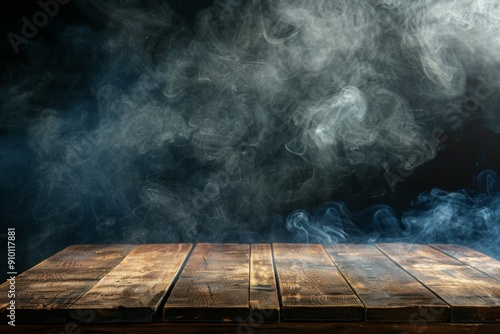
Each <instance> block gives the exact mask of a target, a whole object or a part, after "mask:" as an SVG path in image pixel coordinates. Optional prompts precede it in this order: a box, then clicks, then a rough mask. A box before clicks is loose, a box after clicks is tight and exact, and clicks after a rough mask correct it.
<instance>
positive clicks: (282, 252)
mask: <svg viewBox="0 0 500 334" xmlns="http://www.w3.org/2000/svg"><path fill="white" fill-rule="evenodd" d="M191 249H192V247H191V245H187V244H157V245H139V246H137V245H76V246H71V247H68V248H66V249H65V250H63V251H61V252H59V253H58V254H56V255H54V256H52V257H50V258H48V259H47V260H45V261H42V262H41V263H40V264H38V265H36V266H35V267H33V268H32V269H30V270H28V271H26V272H24V273H22V274H20V275H18V276H17V277H16V299H15V300H16V306H17V307H16V327H14V328H12V327H10V326H7V325H0V332H1V333H10V332H14V331H15V332H16V333H23V332H26V333H32V332H41V333H44V332H46V333H50V332H52V333H58V334H59V333H79V332H89V333H108V332H115V331H123V332H127V333H140V332H141V333H142V332H148V333H160V332H162V333H165V332H167V333H183V332H186V333H188V332H189V333H193V332H195V333H196V332H198V333H218V332H239V333H241V332H245V333H251V332H258V331H260V332H264V333H267V332H276V333H307V332H310V333H330V332H336V333H366V332H370V333H399V334H401V333H402V332H403V333H405V332H408V333H488V334H490V333H500V313H499V309H500V282H499V280H498V275H497V273H498V272H497V270H498V261H497V260H495V259H492V258H490V257H487V256H486V255H484V254H481V253H479V252H476V251H473V250H470V249H468V248H466V247H463V246H457V245H415V244H378V245H375V246H373V245H352V244H341V245H331V246H321V245H312V244H309V245H303V244H273V245H269V244H256V245H248V244H198V245H197V246H196V247H195V249H194V250H192V253H191ZM7 290H8V283H7V282H6V283H4V284H3V285H1V286H0V307H1V308H0V311H1V312H3V313H2V316H3V321H2V322H3V323H6V320H7V317H6V311H7V310H6V306H7V305H8V302H9V300H8V299H7ZM164 321H167V323H165V322H164ZM107 322H109V323H111V324H106V323H107ZM137 322H141V323H137ZM145 322H151V323H150V324H149V325H148V324H147V323H145ZM200 322H201V323H200ZM488 322H490V323H488ZM34 323H36V325H30V324H34Z"/></svg>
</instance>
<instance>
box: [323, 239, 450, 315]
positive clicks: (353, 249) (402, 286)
mask: <svg viewBox="0 0 500 334" xmlns="http://www.w3.org/2000/svg"><path fill="white" fill-rule="evenodd" d="M324 248H325V250H326V252H327V253H328V255H330V257H331V259H332V260H333V262H334V263H335V264H336V265H337V267H338V268H339V270H340V272H341V273H342V275H343V276H344V278H345V279H346V280H347V282H348V283H349V284H350V286H351V287H352V288H353V289H354V291H355V292H356V294H357V295H358V297H359V298H360V299H361V301H362V302H363V304H364V305H365V317H366V318H365V319H366V321H378V322H411V321H415V319H425V320H426V322H444V321H450V308H449V306H448V305H447V304H446V303H445V302H443V301H442V300H441V299H439V298H437V297H436V296H435V295H434V294H433V293H432V292H431V291H429V290H428V289H427V288H426V287H424V286H423V285H422V284H420V282H418V281H417V280H415V279H414V278H413V277H412V276H411V275H409V274H408V273H407V272H406V271H404V270H403V269H401V268H400V267H398V266H397V265H396V264H395V263H394V262H393V261H391V260H390V259H389V258H387V256H385V255H384V254H383V253H381V252H380V251H379V250H378V249H377V248H376V247H375V246H373V245H366V244H364V245H357V244H339V245H331V246H325V247H324Z"/></svg>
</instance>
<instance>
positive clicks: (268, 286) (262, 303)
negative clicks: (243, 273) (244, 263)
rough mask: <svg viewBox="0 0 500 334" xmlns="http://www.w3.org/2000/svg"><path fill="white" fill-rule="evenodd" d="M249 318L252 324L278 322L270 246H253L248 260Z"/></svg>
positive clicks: (278, 307)
mask: <svg viewBox="0 0 500 334" xmlns="http://www.w3.org/2000/svg"><path fill="white" fill-rule="evenodd" d="M250 312H251V315H250V318H251V319H253V321H254V322H261V321H265V322H278V321H279V319H280V305H279V300H278V290H277V287H276V279H275V273H274V263H273V257H272V252H271V246H270V245H268V244H255V245H252V248H251V259H250Z"/></svg>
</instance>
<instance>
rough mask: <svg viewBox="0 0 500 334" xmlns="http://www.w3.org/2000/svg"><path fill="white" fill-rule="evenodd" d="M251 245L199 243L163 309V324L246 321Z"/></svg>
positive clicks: (248, 310) (247, 314)
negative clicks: (175, 322)
mask: <svg viewBox="0 0 500 334" xmlns="http://www.w3.org/2000/svg"><path fill="white" fill-rule="evenodd" d="M249 264H250V245H242V244H198V245H197V246H196V248H195V249H194V251H193V253H192V254H191V257H190V258H189V261H188V262H187V263H186V266H185V268H184V270H183V271H182V273H181V275H180V277H179V279H178V280H177V283H176V284H175V286H174V288H173V290H172V293H171V294H170V296H169V297H168V299H167V301H166V303H165V308H164V319H165V320H166V321H246V320H247V318H248V317H249V315H250V307H249V287H250V285H249V276H250V268H249V267H250V266H249Z"/></svg>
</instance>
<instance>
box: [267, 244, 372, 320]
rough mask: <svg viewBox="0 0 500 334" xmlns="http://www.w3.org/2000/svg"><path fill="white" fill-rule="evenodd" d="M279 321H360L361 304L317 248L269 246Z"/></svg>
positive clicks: (319, 248)
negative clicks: (279, 309)
mask: <svg viewBox="0 0 500 334" xmlns="http://www.w3.org/2000/svg"><path fill="white" fill-rule="evenodd" d="M273 255H274V261H275V264H276V271H277V273H278V284H279V289H280V294H281V300H282V307H283V308H282V313H283V319H284V320H285V321H286V320H332V321H355V320H358V321H360V320H363V319H364V309H363V304H362V303H361V301H360V300H359V299H358V297H356V294H355V293H354V291H352V289H351V288H350V287H349V285H348V284H347V282H346V281H345V279H344V278H343V277H342V275H341V274H340V272H339V271H338V269H337V268H336V267H335V265H334V264H333V262H332V261H331V259H330V258H329V257H328V255H327V254H326V252H325V250H324V249H323V247H322V246H321V245H314V244H307V245H304V244H273Z"/></svg>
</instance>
